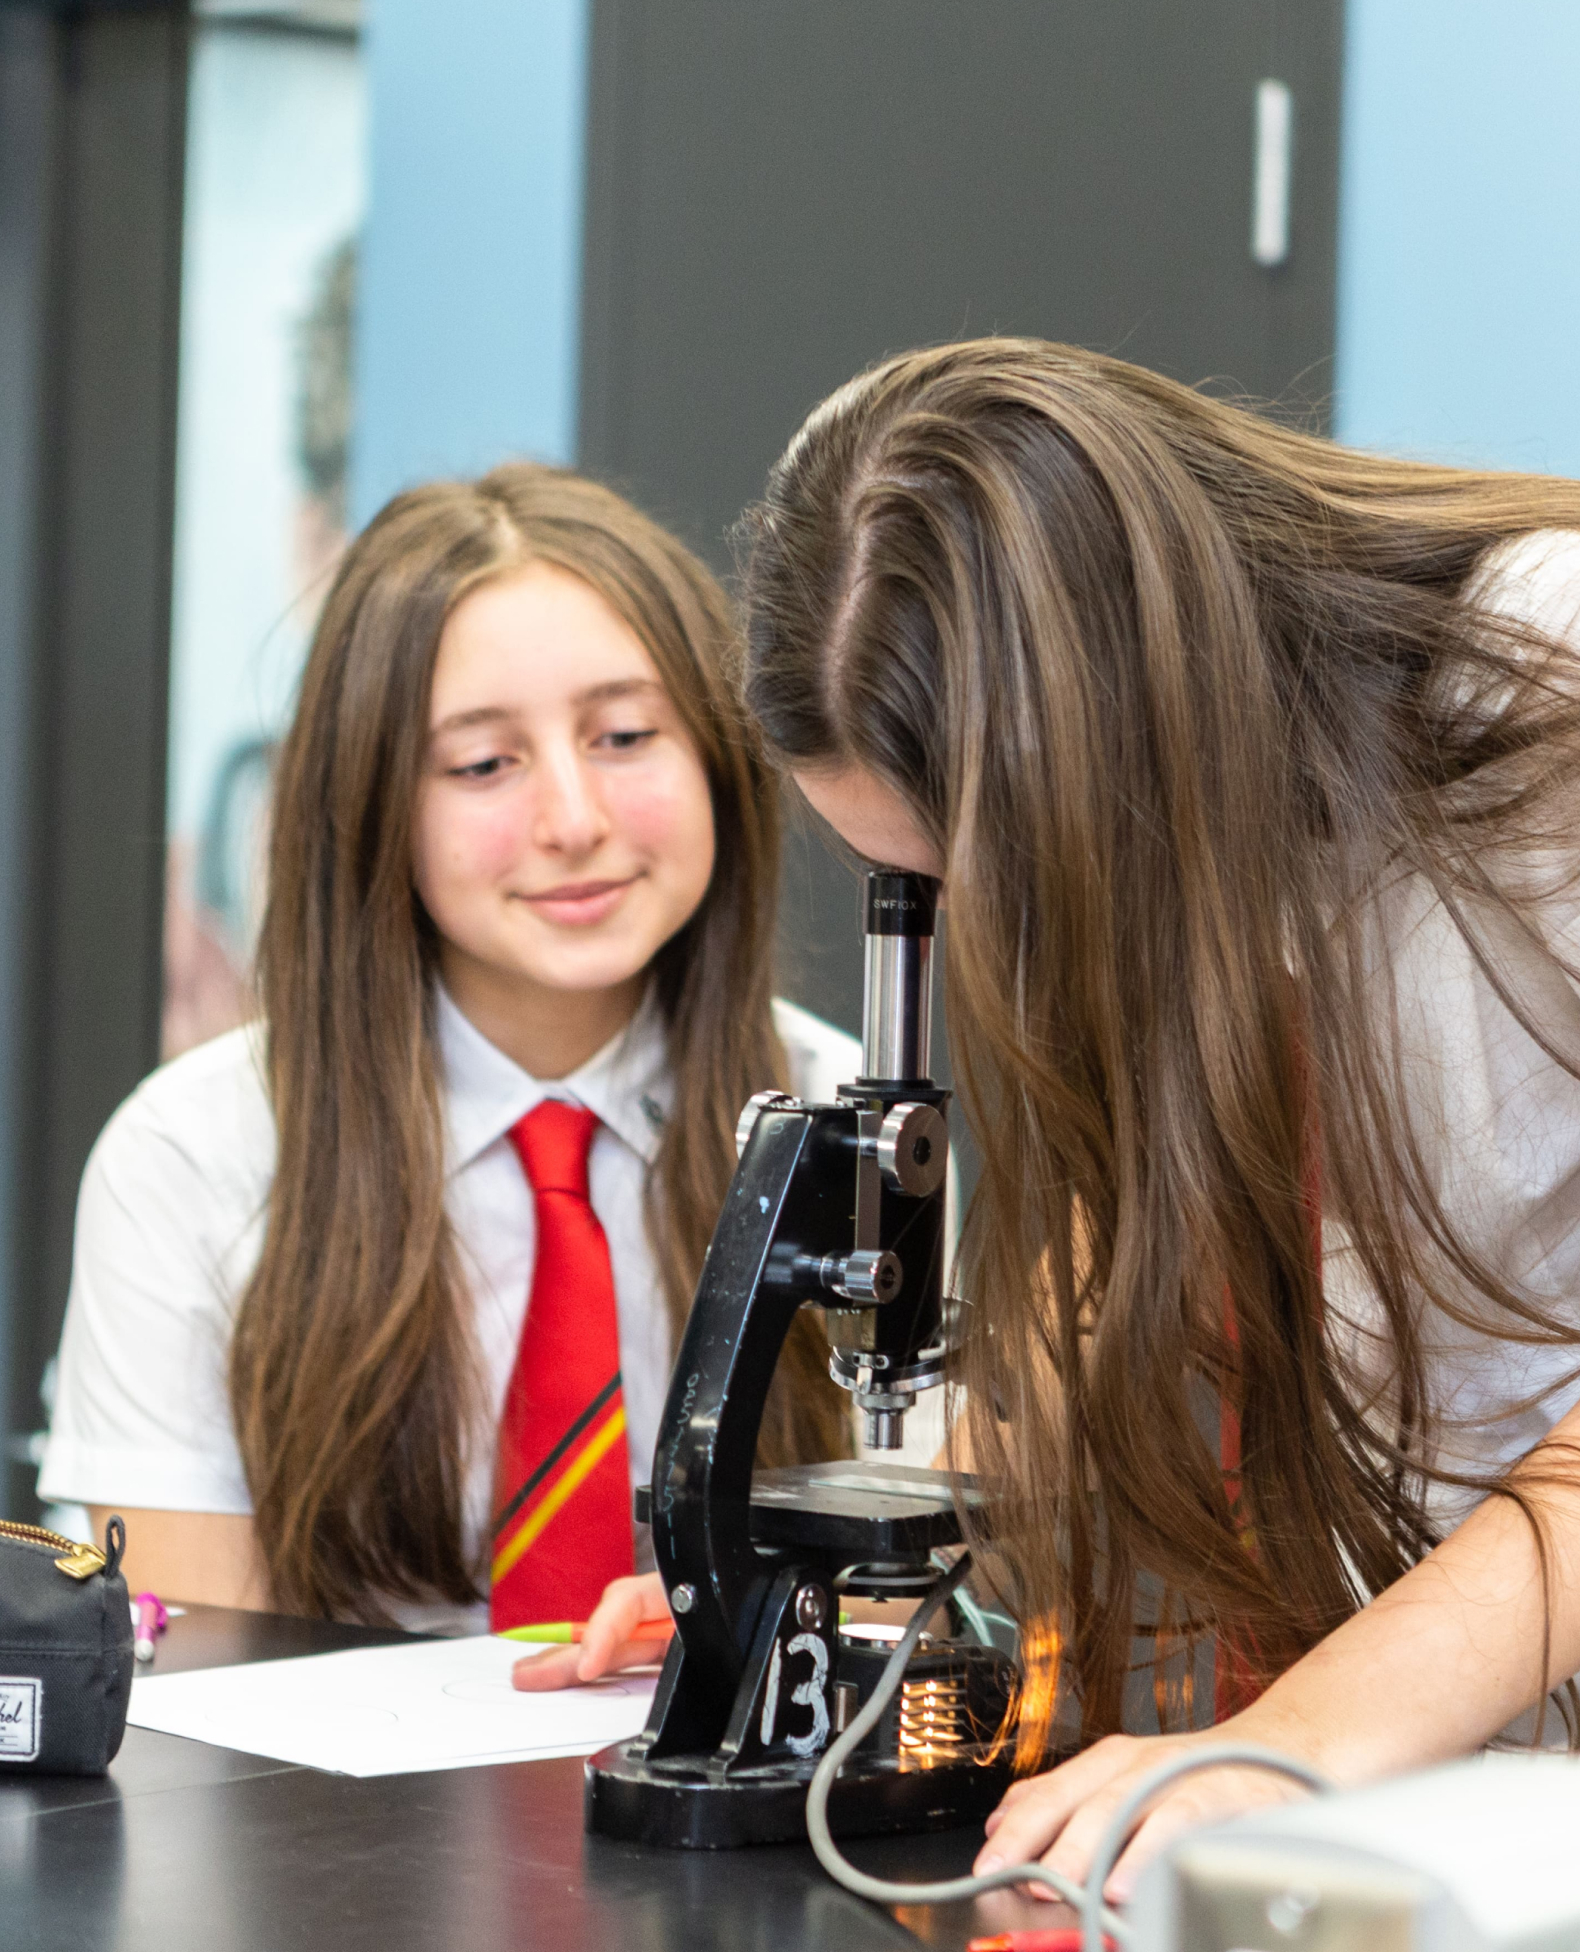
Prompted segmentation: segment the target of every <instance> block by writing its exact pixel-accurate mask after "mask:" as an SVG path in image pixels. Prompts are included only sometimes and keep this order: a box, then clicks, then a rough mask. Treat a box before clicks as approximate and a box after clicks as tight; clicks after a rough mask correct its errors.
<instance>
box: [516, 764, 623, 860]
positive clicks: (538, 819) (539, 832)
mask: <svg viewBox="0 0 1580 1952" xmlns="http://www.w3.org/2000/svg"><path fill="white" fill-rule="evenodd" d="M537 788H538V791H537V803H536V806H535V807H534V809H533V831H532V839H533V843H534V845H536V846H538V847H541V848H542V849H543V850H544V852H545V853H552V854H569V855H579V854H589V853H591V852H592V850H593V849H594V848H595V847H597V846H598V845H599V844H600V843H601V842H602V841H604V840H606V839H607V838H608V834H609V814H608V810H607V808H606V807H605V806H604V803H603V795H602V794H601V793H600V792H599V791H598V781H597V778H596V775H595V774H594V772H593V769H592V768H591V767H590V766H588V765H586V764H585V763H584V762H583V760H582V758H581V756H580V754H578V753H573V752H563V753H552V754H546V755H544V756H543V757H541V758H540V760H539V766H538V778H537Z"/></svg>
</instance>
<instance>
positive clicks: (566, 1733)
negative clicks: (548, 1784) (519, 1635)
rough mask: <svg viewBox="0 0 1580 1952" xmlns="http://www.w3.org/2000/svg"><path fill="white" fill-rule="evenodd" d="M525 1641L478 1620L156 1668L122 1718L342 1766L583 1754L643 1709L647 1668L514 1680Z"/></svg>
mask: <svg viewBox="0 0 1580 1952" xmlns="http://www.w3.org/2000/svg"><path fill="white" fill-rule="evenodd" d="M528 1651H529V1650H528V1649H526V1648H523V1647H521V1646H519V1645H518V1644H517V1643H515V1642H514V1641H509V1640H496V1639H494V1638H492V1637H491V1636H489V1635H487V1634H481V1635H478V1636H476V1637H475V1638H472V1639H468V1640H423V1641H415V1642H413V1643H412V1644H411V1645H410V1646H406V1647H357V1648H351V1649H348V1650H346V1651H345V1652H343V1653H338V1654H307V1655H303V1656H300V1657H299V1658H297V1659H294V1660H283V1661H257V1662H252V1663H249V1664H248V1665H246V1666H242V1667H208V1668H199V1669H197V1670H196V1671H194V1672H193V1673H190V1674H150V1675H148V1676H146V1677H140V1678H139V1679H137V1680H135V1681H133V1683H132V1705H131V1709H130V1711H129V1712H128V1715H127V1719H128V1721H130V1722H132V1723H134V1724H135V1725H136V1726H137V1727H138V1728H152V1729H158V1730H160V1731H162V1732H163V1733H164V1734H166V1735H185V1736H187V1737H188V1738H189V1739H191V1740H192V1741H195V1742H213V1743H215V1744H216V1745H217V1746H218V1747H220V1748H225V1749H240V1750H242V1751H244V1752H245V1753H246V1754H248V1755H267V1756H273V1757H275V1758H276V1759H277V1760H278V1761H280V1762H300V1763H305V1764H307V1766H308V1767H309V1768H313V1769H329V1770H333V1771H335V1772H337V1773H338V1774H340V1775H344V1776H394V1775H402V1774H408V1773H411V1772H413V1771H416V1770H423V1769H467V1768H472V1767H475V1766H477V1765H479V1764H482V1763H489V1762H524V1761H529V1760H536V1759H538V1758H541V1757H545V1756H557V1755H590V1754H591V1753H592V1752H593V1750H594V1749H601V1748H603V1747H604V1746H605V1745H606V1744H607V1743H610V1742H619V1741H623V1740H624V1739H625V1737H626V1736H628V1735H635V1734H636V1733H637V1732H638V1731H639V1730H640V1729H641V1727H642V1725H643V1723H644V1722H645V1721H646V1720H647V1710H648V1704H649V1702H650V1701H651V1700H652V1698H653V1688H654V1685H655V1680H656V1677H655V1676H654V1675H653V1674H651V1673H647V1674H622V1675H618V1676H616V1677H614V1678H612V1679H610V1680H608V1681H601V1682H597V1683H594V1684H593V1685H592V1686H590V1687H585V1688H566V1689H564V1690H563V1691H561V1692H559V1693H556V1694H519V1693H517V1691H516V1690H515V1689H514V1688H512V1687H511V1685H510V1670H511V1668H512V1667H513V1666H514V1664H515V1663H516V1662H517V1661H518V1660H520V1659H522V1658H523V1656H524V1655H525V1654H526V1653H527V1652H528Z"/></svg>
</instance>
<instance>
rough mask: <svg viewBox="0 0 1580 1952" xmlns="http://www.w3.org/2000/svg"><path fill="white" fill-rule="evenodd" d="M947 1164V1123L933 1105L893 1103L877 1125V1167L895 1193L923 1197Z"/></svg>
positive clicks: (939, 1182)
mask: <svg viewBox="0 0 1580 1952" xmlns="http://www.w3.org/2000/svg"><path fill="white" fill-rule="evenodd" d="M755 1102H756V1101H755V1100H753V1103H755ZM948 1165H949V1127H948V1126H947V1125H946V1124H945V1122H944V1116H943V1113H942V1112H940V1111H939V1110H938V1108H937V1106H936V1105H896V1106H895V1107H894V1108H893V1110H892V1111H891V1112H890V1113H889V1115H888V1116H887V1117H886V1118H885V1119H884V1121H883V1123H882V1125H880V1126H879V1127H878V1166H879V1170H880V1171H881V1172H882V1174H883V1177H884V1179H885V1181H886V1182H887V1183H888V1184H889V1185H890V1186H892V1187H893V1189H894V1190H895V1192H896V1193H908V1194H910V1196H911V1198H912V1199H915V1200H920V1199H925V1198H926V1196H927V1195H928V1194H929V1193H936V1192H937V1191H938V1189H939V1187H940V1186H941V1185H942V1184H943V1182H944V1173H945V1171H946V1169H947V1168H948Z"/></svg>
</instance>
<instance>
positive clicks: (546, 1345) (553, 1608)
mask: <svg viewBox="0 0 1580 1952" xmlns="http://www.w3.org/2000/svg"><path fill="white" fill-rule="evenodd" d="M597 1126H598V1120H597V1118H596V1116H595V1115H594V1114H593V1113H592V1112H590V1111H587V1110H586V1109H585V1108H584V1107H582V1106H580V1105H567V1104H562V1103H560V1102H559V1101H558V1100H556V1099H545V1100H544V1101H543V1102H542V1104H540V1105H538V1106H537V1107H536V1108H535V1109H534V1110H533V1111H530V1112H529V1113H528V1114H527V1116H526V1117H525V1118H523V1119H521V1120H520V1121H519V1122H518V1123H517V1124H516V1125H515V1126H514V1127H512V1129H511V1133H510V1139H511V1143H512V1144H513V1145H514V1146H515V1149H516V1152H517V1155H518V1156H519V1158H520V1160H521V1164H522V1167H523V1170H524V1171H525V1173H526V1175H527V1179H528V1182H529V1183H530V1185H531V1187H532V1193H533V1200H534V1203H535V1205H536V1208H537V1220H538V1248H537V1260H536V1262H535V1264H534V1266H533V1270H532V1292H531V1294H530V1296H529V1298H528V1302H527V1314H526V1320H525V1321H524V1322H523V1324H522V1329H521V1340H520V1342H519V1344H518V1345H517V1348H516V1360H515V1366H514V1368H513V1369H512V1371H511V1375H510V1385H509V1388H508V1389H507V1390H506V1392H505V1407H504V1412H503V1414H502V1416H501V1419H500V1429H499V1449H498V1457H497V1463H496V1468H495V1478H494V1525H493V1568H492V1572H493V1577H492V1582H491V1588H490V1596H489V1621H490V1625H491V1626H492V1628H493V1630H494V1631H495V1632H496V1633H501V1632H503V1631H504V1630H505V1629H506V1628H507V1627H520V1626H532V1625H537V1624H540V1623H542V1622H544V1621H549V1620H584V1619H586V1617H587V1615H588V1614H589V1613H590V1612H591V1611H592V1609H593V1607H594V1606H595V1605H596V1604H597V1602H598V1597H599V1595H600V1594H601V1593H602V1591H603V1589H604V1587H605V1586H606V1585H607V1584H608V1583H609V1581H610V1580H611V1579H616V1578H619V1577H620V1576H621V1575H622V1574H626V1573H629V1572H631V1571H632V1569H633V1557H632V1540H631V1478H630V1464H629V1461H628V1458H627V1452H626V1433H625V1399H624V1397H623V1395H622V1394H621V1389H620V1328H619V1317H618V1314H617V1312H616V1308H615V1293H614V1275H613V1272H612V1270H611V1268H610V1265H609V1243H608V1241H607V1240H606V1239H605V1237H604V1231H603V1227H602V1225H601V1223H600V1222H599V1219H598V1216H597V1214H595V1213H594V1212H593V1210H592V1205H591V1202H590V1200H589V1198H588V1189H587V1160H588V1154H589V1152H590V1151H591V1148H592V1140H593V1134H594V1132H595V1131H596V1130H597Z"/></svg>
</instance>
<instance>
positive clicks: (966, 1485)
mask: <svg viewBox="0 0 1580 1952" xmlns="http://www.w3.org/2000/svg"><path fill="white" fill-rule="evenodd" d="M957 1486H958V1487H959V1491H960V1494H961V1495H962V1496H963V1498H964V1499H965V1502H966V1504H967V1505H968V1506H970V1507H971V1508H972V1509H973V1510H975V1509H977V1508H979V1507H980V1506H981V1504H982V1502H983V1497H982V1493H981V1491H980V1490H979V1489H978V1487H977V1482H976V1479H975V1478H972V1477H968V1476H965V1475H964V1474H962V1473H959V1472H949V1471H929V1470H926V1469H923V1468H922V1467H920V1466H914V1465H904V1464H869V1463H866V1462H864V1461H858V1460H856V1459H854V1458H852V1459H841V1460H836V1461H835V1462H833V1463H829V1464H791V1465H787V1466H785V1467H784V1468H783V1469H781V1470H776V1471H758V1472H756V1473H755V1474H754V1475H753V1478H752V1508H751V1532H752V1541H753V1543H754V1544H756V1545H767V1546H780V1547H788V1548H791V1549H794V1548H796V1547H808V1546H811V1547H815V1548H817V1549H818V1550H820V1551H825V1552H835V1553H843V1554H847V1555H848V1556H849V1557H850V1558H851V1559H852V1560H853V1561H854V1560H868V1559H910V1560H916V1559H925V1558H926V1556H927V1554H928V1553H929V1552H931V1551H932V1550H933V1549H934V1547H936V1546H941V1545H958V1544H959V1543H960V1520H959V1517H958V1515H957V1514H956V1511H955V1491H956V1487H957ZM651 1512H652V1493H651V1490H650V1487H649V1486H647V1485H645V1484H644V1485H642V1486H640V1487H639V1489H638V1491H637V1494H636V1516H637V1519H638V1522H639V1523H642V1524H647V1523H648V1522H649V1520H650V1515H651Z"/></svg>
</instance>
